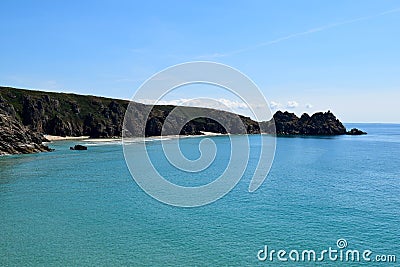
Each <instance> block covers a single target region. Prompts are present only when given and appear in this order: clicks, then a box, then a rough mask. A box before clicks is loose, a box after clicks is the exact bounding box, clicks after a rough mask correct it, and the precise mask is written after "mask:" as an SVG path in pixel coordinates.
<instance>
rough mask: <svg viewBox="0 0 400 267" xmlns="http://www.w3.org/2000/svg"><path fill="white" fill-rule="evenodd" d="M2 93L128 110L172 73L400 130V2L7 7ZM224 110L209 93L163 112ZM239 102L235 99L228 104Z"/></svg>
mask: <svg viewBox="0 0 400 267" xmlns="http://www.w3.org/2000/svg"><path fill="white" fill-rule="evenodd" d="M0 10H1V13H2V15H1V16H0V34H1V36H2V38H1V42H0V58H1V64H0V84H1V85H3V86H14V87H21V88H31V89H41V90H47V91H63V92H76V93H81V94H93V95H101V96H109V97H117V98H130V97H131V96H132V95H133V94H134V92H135V90H136V89H137V88H138V87H139V86H140V85H141V84H142V83H143V82H144V81H145V80H146V79H147V78H149V77H150V76H151V75H153V74H154V73H156V72H158V71H161V70H162V69H164V68H166V67H169V66H171V65H175V64H179V63H182V62H187V61H193V60H210V61H216V62H220V63H224V64H227V65H230V66H232V67H234V68H237V69H239V70H241V71H242V72H243V73H245V74H246V75H248V76H249V77H250V78H251V79H252V80H253V81H254V82H255V83H256V84H257V85H258V86H259V87H260V89H261V90H262V92H263V93H264V95H265V96H266V98H267V100H268V101H269V102H270V104H272V106H273V107H276V108H278V109H287V110H291V111H293V112H295V113H297V114H301V113H302V112H309V113H312V112H315V111H326V110H328V109H330V110H332V111H333V112H334V113H335V114H336V115H337V116H338V117H339V118H340V119H341V120H342V121H345V122H400V115H399V114H400V104H399V103H398V102H399V101H400V49H399V47H400V2H399V1H385V0H375V1H368V0H363V1H357V0H353V1H341V0H336V1H183V0H182V1H79V2H78V1H9V0H3V1H1V2H0ZM195 96H203V97H204V96H206V97H216V98H227V99H230V98H229V96H227V95H226V94H224V92H217V91H214V89H213V88H205V89H201V90H191V89H190V88H188V90H186V91H185V90H181V91H180V92H176V93H175V94H174V95H173V96H171V97H170V98H169V99H168V100H179V99H186V98H191V97H195ZM231 100H232V101H236V100H235V99H231Z"/></svg>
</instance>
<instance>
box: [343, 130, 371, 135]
mask: <svg viewBox="0 0 400 267" xmlns="http://www.w3.org/2000/svg"><path fill="white" fill-rule="evenodd" d="M346 134H347V135H363V134H367V133H366V132H363V131H361V130H359V129H357V128H353V129H351V130H350V131H347V132H346Z"/></svg>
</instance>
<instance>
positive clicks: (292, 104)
mask: <svg viewBox="0 0 400 267" xmlns="http://www.w3.org/2000/svg"><path fill="white" fill-rule="evenodd" d="M298 106H299V103H297V102H296V101H288V102H287V105H286V107H287V108H297V107H298Z"/></svg>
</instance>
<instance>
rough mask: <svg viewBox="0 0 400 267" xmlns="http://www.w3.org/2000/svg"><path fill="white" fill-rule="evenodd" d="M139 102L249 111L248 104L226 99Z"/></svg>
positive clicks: (143, 101)
mask: <svg viewBox="0 0 400 267" xmlns="http://www.w3.org/2000/svg"><path fill="white" fill-rule="evenodd" d="M138 102H140V103H143V104H154V103H156V104H157V105H174V106H190V107H204V108H214V109H223V110H228V111H231V110H238V109H241V110H247V109H248V108H249V107H248V106H247V104H246V103H244V102H240V101H233V100H230V99H226V98H218V99H207V98H194V99H189V98H180V99H174V100H159V101H156V100H151V99H140V100H138Z"/></svg>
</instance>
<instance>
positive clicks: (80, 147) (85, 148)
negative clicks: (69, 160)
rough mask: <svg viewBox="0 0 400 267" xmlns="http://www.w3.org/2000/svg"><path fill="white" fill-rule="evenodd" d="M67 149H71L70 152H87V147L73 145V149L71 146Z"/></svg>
mask: <svg viewBox="0 0 400 267" xmlns="http://www.w3.org/2000/svg"><path fill="white" fill-rule="evenodd" d="M69 149H71V150H87V146H83V145H75V146H74V147H72V146H71V147H70V148H69Z"/></svg>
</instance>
